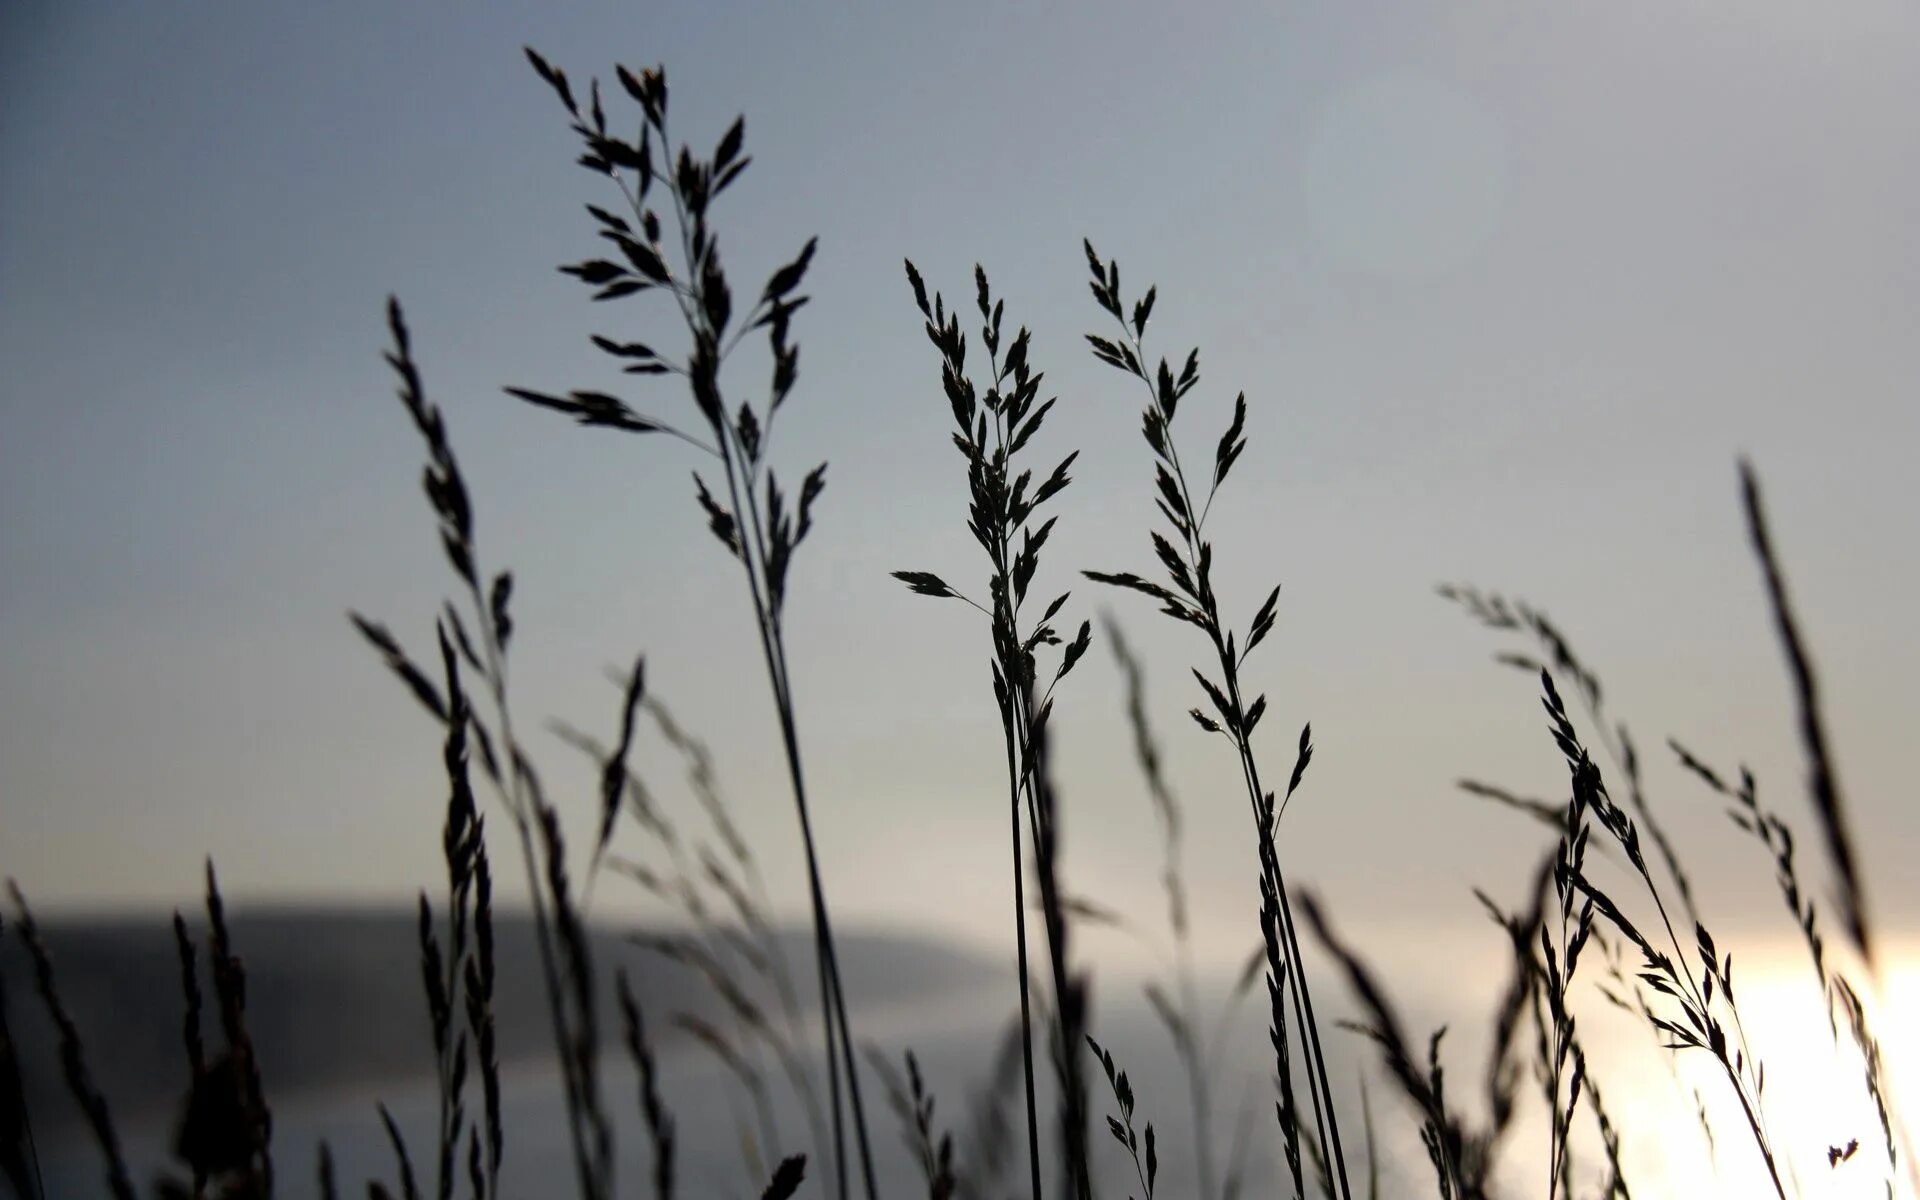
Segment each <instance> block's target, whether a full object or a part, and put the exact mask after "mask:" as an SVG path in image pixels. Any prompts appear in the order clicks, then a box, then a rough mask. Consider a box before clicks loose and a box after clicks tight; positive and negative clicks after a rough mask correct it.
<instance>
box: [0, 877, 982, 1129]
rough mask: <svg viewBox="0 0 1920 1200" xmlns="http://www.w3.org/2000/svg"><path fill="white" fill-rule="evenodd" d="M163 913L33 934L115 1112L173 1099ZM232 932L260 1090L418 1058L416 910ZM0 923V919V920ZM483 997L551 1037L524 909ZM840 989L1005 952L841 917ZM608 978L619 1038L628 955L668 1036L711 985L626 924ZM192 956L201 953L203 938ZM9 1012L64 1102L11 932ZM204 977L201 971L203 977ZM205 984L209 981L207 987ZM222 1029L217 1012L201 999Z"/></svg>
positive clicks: (426, 1051) (32, 1079)
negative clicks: (618, 980)
mask: <svg viewBox="0 0 1920 1200" xmlns="http://www.w3.org/2000/svg"><path fill="white" fill-rule="evenodd" d="M169 921H170V918H169V917H167V916H153V917H124V918H112V919H91V918H90V919H71V920H58V919H54V920H48V921H44V922H43V923H42V935H43V937H44V939H45V941H46V943H47V946H48V948H49V950H50V952H51V953H52V955H53V959H54V969H55V972H56V974H57V977H58V980H59V985H60V991H61V994H62V996H63V997H64V998H65V999H66V1002H67V1004H68V1007H69V1008H70V1010H71V1011H72V1013H73V1015H74V1017H75V1020H76V1021H77V1022H78V1023H79V1026H80V1029H81V1031H82V1033H83V1035H84V1036H85V1039H86V1045H87V1053H88V1061H89V1063H90V1065H91V1066H92V1068H93V1071H94V1074H95V1077H96V1079H97V1080H98V1081H99V1083H100V1085H101V1087H102V1089H103V1090H104V1091H105V1093H106V1095H107V1097H108V1099H109V1100H110V1101H111V1102H112V1104H113V1105H114V1108H115V1111H116V1112H119V1113H122V1114H124V1115H126V1116H127V1117H138V1116H144V1115H148V1114H152V1113H155V1112H157V1111H165V1110H170V1109H171V1108H172V1107H173V1106H174V1105H176V1104H177V1103H178V1102H179V1099H180V1097H181V1095H182V1094H183V1092H184V1090H185V1085H186V1070H187V1068H186V1058H185V1052H184V1050H183V1049H182V1043H181V1018H182V1015H183V1013H184V1011H185V1009H184V1001H183V1000H182V995H181V989H180V968H179V960H178V958H177V957H176V954H175V950H174V940H173V931H172V928H171V926H170V923H169ZM231 926H232V932H233V938H234V942H235V945H236V948H237V949H238V950H239V952H240V954H241V956H242V958H243V959H244V960H245V962H246V967H247V979H248V1014H249V1026H250V1028H251V1030H252V1033H253V1038H254V1044H255V1047H256V1049H257V1051H258V1054H259V1058H260V1063H261V1071H262V1074H263V1076H264V1078H265V1082H266V1085H267V1089H268V1095H269V1098H272V1097H275V1096H279V1097H283V1098H284V1097H289V1096H292V1095H294V1094H295V1093H298V1092H301V1091H305V1090H308V1089H315V1088H334V1087H344V1086H353V1085H364V1084H369V1083H378V1082H384V1081H399V1080H405V1079H409V1078H413V1077H417V1076H421V1075H424V1074H427V1073H428V1072H430V1071H431V1060H432V1048H431V1042H430V1040H429V1034H428V1026H427V1016H426V1001H425V997H424V993H423V991H422V985H421V975H420V957H419V944H418V941H417V940H416V925H415V916H414V914H413V913H412V912H411V911H398V910H375V909H352V908H341V909H283V910H271V909H268V910H256V911H254V912H251V913H248V912H244V911H241V912H237V913H235V914H234V915H233V916H232V918H231ZM10 932H11V931H10ZM495 937H496V942H497V945H498V950H497V954H498V960H499V964H500V966H499V982H498V985H497V995H496V1004H495V1007H496V1011H497V1013H498V1020H499V1038H500V1055H501V1059H502V1060H503V1062H512V1061H514V1060H518V1059H526V1058H532V1057H540V1056H545V1055H548V1054H550V1053H551V1030H550V1027H549V1025H548V1024H547V1020H548V1018H547V1015H546V1001H545V998H544V993H543V988H542V985H541V982H540V973H539V968H538V965H537V964H538V957H537V950H536V948H535V944H534V932H533V925H532V923H531V921H530V920H529V919H528V918H527V917H525V916H521V915H507V914H501V915H499V916H498V917H497V918H496V922H495ZM838 940H839V949H840V956H841V962H842V971H843V975H844V977H845V979H846V986H847V991H848V994H849V995H850V996H851V997H853V998H854V1000H855V1001H856V1002H857V1004H858V1005H859V1006H860V1007H862V1008H869V1009H870V1008H874V1007H879V1006H885V1005H893V1004H900V1003H908V1002H913V1001H915V1000H917V999H923V998H933V997H942V998H944V997H950V996H952V995H953V994H955V993H956V992H959V991H962V990H964V989H970V988H973V987H977V986H980V985H982V984H990V983H998V982H1000V980H999V976H1000V975H1001V974H1003V973H1004V972H1005V968H1004V966H1002V965H1000V964H997V963H994V962H990V961H988V960H985V959H983V958H981V957H980V956H979V955H977V954H976V953H974V952H973V951H972V950H970V949H968V948H965V947H961V946H957V945H954V944H950V943H944V942H941V941H940V940H938V939H934V938H922V937H913V936H907V935H896V934H882V933H859V932H855V931H839V938H838ZM594 942H595V946H594V950H595V962H596V966H597V967H598V968H599V970H600V976H601V977H600V979H599V980H598V983H599V985H600V988H601V991H602V993H603V997H604V1000H603V1008H602V1012H603V1014H604V1015H603V1026H604V1028H603V1037H604V1038H605V1039H606V1043H607V1046H608V1050H609V1052H610V1053H611V1052H618V1036H617V1035H618V1025H617V1022H616V1020H615V1016H614V1014H615V1012H616V1011H617V1010H616V1009H615V1008H614V1006H613V1003H612V1000H611V996H612V987H613V971H614V968H615V967H624V968H625V969H626V970H627V972H628V974H629V976H630V977H631V978H632V979H633V981H634V983H635V986H636V990H637V992H638V994H639V997H640V1002H641V1005H642V1007H643V1009H645V1010H646V1011H647V1012H648V1013H649V1014H650V1015H653V1016H655V1017H656V1019H655V1021H654V1022H653V1024H654V1028H655V1030H656V1031H658V1032H657V1033H656V1036H657V1037H658V1040H659V1041H660V1043H661V1044H662V1049H663V1052H669V1053H670V1052H672V1050H673V1048H674V1045H675V1042H676V1039H675V1037H674V1036H673V1031H672V1030H671V1029H669V1027H668V1025H667V1021H666V1020H665V1017H666V1016H667V1014H669V1013H671V1012H673V1011H675V1010H680V1009H690V1010H692V1011H695V1012H699V1013H701V1014H703V1015H706V1016H708V1017H710V1018H713V1017H715V1016H716V1011H715V1010H716V1009H717V1008H718V1005H717V1003H716V1002H715V1001H714V1000H713V999H712V993H711V992H710V991H709V990H708V989H707V987H706V985H705V984H704V983H703V982H702V981H700V980H699V979H697V978H696V977H695V976H694V975H693V974H692V973H691V972H690V971H689V970H687V969H686V968H684V967H681V966H678V965H676V964H674V963H670V962H667V961H665V960H664V959H662V958H661V957H660V956H659V955H657V954H654V953H651V952H648V951H645V950H642V949H640V948H638V947H637V946H634V945H633V944H631V943H630V942H628V941H627V940H626V939H625V936H624V933H623V932H620V931H615V930H613V929H609V928H604V927H603V928H600V929H597V930H596V931H595V934H594ZM780 943H781V945H782V946H783V947H784V948H785V950H786V953H787V958H788V962H789V963H790V964H791V972H792V976H793V978H794V981H795V990H796V992H797V994H798V999H799V1002H800V1006H801V1008H802V1011H803V1013H810V1012H811V1009H812V1008H813V1007H814V1002H816V1001H817V999H818V996H817V994H816V992H815V987H816V984H815V980H814V973H813V966H812V963H813V959H812V941H811V937H810V936H809V935H808V934H806V933H804V932H802V931H788V932H785V933H783V934H782V935H781V936H780ZM201 962H202V967H203V970H204V964H205V955H204V953H203V954H202V956H201ZM0 978H4V981H5V988H6V1002H7V1015H8V1019H9V1021H10V1023H11V1025H12V1027H13V1033H14V1036H15V1038H16V1040H17V1041H18V1044H19V1046H20V1053H21V1057H22V1059H23V1067H24V1069H25V1073H26V1087H27V1097H28V1109H29V1111H30V1112H32V1113H33V1114H34V1116H35V1118H36V1120H38V1121H46V1122H49V1123H51V1124H55V1125H59V1124H65V1123H67V1122H69V1121H71V1120H73V1119H75V1118H76V1117H77V1112H76V1111H75V1110H74V1107H73V1105H72V1104H71V1103H70V1101H69V1100H68V1099H67V1096H66V1092H65V1088H64V1086H63V1085H62V1083H61V1082H60V1076H59V1061H58V1052H57V1048H56V1043H55V1041H54V1034H53V1027H52V1024H51V1022H50V1021H49V1020H48V1019H47V1017H46V1014H45V1011H44V1008H43V1006H42V1005H41V1003H40V1000H39V997H38V996H37V995H36V994H35V993H34V990H33V986H32V973H31V969H30V963H29V962H28V960H27V957H26V954H25V952H24V951H23V950H22V948H21V947H20V945H19V942H18V939H17V938H15V937H12V936H9V937H7V938H6V939H5V940H4V941H3V942H0ZM202 987H203V989H204V988H206V987H207V984H206V983H205V981H204V977H203V982H202ZM209 1000H210V997H209ZM205 1026H206V1036H207V1039H208V1041H209V1043H210V1044H217V1042H218V1034H217V1018H216V1016H215V1015H214V1014H213V1013H212V1012H208V1013H207V1014H206V1016H205Z"/></svg>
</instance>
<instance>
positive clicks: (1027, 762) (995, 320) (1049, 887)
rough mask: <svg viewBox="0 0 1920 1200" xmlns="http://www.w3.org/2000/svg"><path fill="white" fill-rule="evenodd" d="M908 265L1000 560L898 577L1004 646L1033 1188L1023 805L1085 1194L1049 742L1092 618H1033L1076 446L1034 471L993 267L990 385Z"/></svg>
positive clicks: (1022, 382)
mask: <svg viewBox="0 0 1920 1200" xmlns="http://www.w3.org/2000/svg"><path fill="white" fill-rule="evenodd" d="M906 271H907V281H908V283H909V284H910V285H911V286H912V288H913V298H914V303H915V305H916V306H917V307H918V308H919V310H920V315H921V316H922V317H923V318H925V321H926V333H927V339H928V340H929V341H930V342H932V343H933V345H934V348H935V349H937V350H938V351H939V352H940V359H941V384H942V387H943V389H944V391H945V393H946V399H947V402H948V404H949V405H950V406H951V409H952V413H953V422H954V431H953V442H954V445H955V446H956V447H957V448H958V449H959V451H960V454H961V457H962V458H963V459H964V460H965V461H966V470H967V491H968V500H969V505H968V519H967V530H968V532H969V533H971V534H972V535H973V539H974V541H975V542H977V543H978V544H979V546H980V548H981V550H982V551H984V552H985V553H986V555H987V559H988V563H989V572H988V575H987V581H986V588H987V591H986V596H987V603H986V604H981V603H980V602H979V601H976V600H974V599H972V598H970V597H968V596H967V595H966V594H965V593H964V592H961V591H959V590H957V589H955V588H954V587H952V586H951V585H949V584H948V583H947V582H946V581H945V580H944V579H943V578H942V577H940V576H939V575H935V574H933V573H931V572H927V571H895V572H894V578H896V579H898V580H900V581H901V582H902V583H905V584H906V585H907V586H908V587H909V588H911V589H913V591H915V592H917V593H919V594H920V595H923V596H934V597H951V598H954V599H958V600H962V601H965V602H966V603H967V604H969V605H972V606H973V607H974V608H975V609H977V610H978V611H979V612H980V613H981V614H982V615H984V616H986V617H987V619H988V622H989V628H988V634H989V637H990V639H991V644H992V649H993V653H992V657H991V658H990V660H989V665H990V667H991V670H992V677H993V694H994V701H995V705H996V707H997V709H998V712H999V716H1000V728H1001V733H1002V741H1003V743H1004V745H1005V749H1006V766H1007V770H1006V774H1007V795H1008V804H1007V809H1008V816H1009V821H1010V825H1011V835H1012V838H1011V840H1012V850H1013V913H1014V945H1015V948H1016V951H1017V955H1016V957H1017V962H1018V973H1019V980H1018V985H1019V988H1020V1022H1021V1036H1022V1042H1023V1046H1024V1049H1023V1052H1022V1065H1023V1067H1024V1069H1025V1084H1026V1102H1027V1158H1028V1164H1029V1168H1030V1179H1031V1187H1032V1189H1033V1196H1034V1198H1035V1200H1039V1198H1040V1196H1041V1195H1042V1194H1043V1192H1042V1187H1041V1180H1040V1135H1039V1128H1038V1110H1037V1108H1036V1105H1035V1101H1034V1074H1033V1051H1032V1037H1033V1034H1032V1013H1031V1007H1030V1004H1029V1000H1028V996H1029V992H1030V988H1031V985H1030V983H1029V978H1028V965H1027V923H1026V908H1027V904H1026V884H1025V874H1026V872H1025V867H1024V862H1023V860H1024V855H1023V854H1022V852H1021V846H1022V839H1021V820H1020V817H1021V809H1022V808H1023V807H1024V808H1025V810H1026V815H1027V829H1028V830H1029V831H1030V833H1031V836H1032V838H1033V844H1034V853H1035V859H1036V862H1037V863H1038V865H1039V885H1040V901H1041V908H1042V912H1043V916H1044V918H1045V922H1046V929H1047V945H1048V950H1049V959H1050V962H1051V964H1052V968H1053V970H1052V978H1053V991H1054V1005H1053V1011H1054V1014H1055V1029H1054V1034H1053V1046H1054V1057H1055V1061H1056V1064H1057V1066H1058V1068H1059V1074H1060V1090H1061V1097H1062V1106H1063V1111H1062V1116H1061V1120H1062V1124H1063V1130H1062V1138H1063V1143H1064V1149H1065V1158H1066V1166H1067V1171H1068V1183H1067V1186H1068V1190H1069V1191H1070V1192H1071V1193H1072V1194H1073V1195H1075V1196H1079V1197H1084V1196H1085V1195H1086V1194H1087V1191H1088V1188H1089V1183H1088V1178H1087V1158H1086V1149H1085V1125H1086V1121H1085V1113H1086V1104H1085V1098H1084V1089H1083V1085H1082V1083H1081V1077H1080V1072H1079V1069H1078V1067H1077V1065H1075V1062H1074V1060H1075V1057H1076V1056H1077V1049H1078V1046H1079V1044H1080V1026H1081V1025H1082V1021H1081V1020H1080V1019H1079V1014H1080V1012H1081V1011H1083V1009H1084V1000H1083V998H1081V997H1080V996H1079V995H1077V994H1076V993H1077V991H1078V990H1079V989H1078V985H1076V984H1075V983H1074V981H1073V980H1072V979H1070V977H1069V976H1070V973H1071V971H1070V968H1069V966H1068V965H1067V946H1066V940H1067V931H1066V916H1065V911H1064V906H1063V898H1062V895H1061V892H1060V886H1059V881H1058V877H1057V871H1056V870H1055V863H1056V862H1057V859H1058V832H1057V828H1056V822H1055V820H1054V806H1053V804H1052V803H1051V802H1050V789H1049V786H1048V781H1047V777H1046V764H1045V759H1044V752H1045V744H1046V722H1047V719H1048V717H1049V716H1050V715H1051V713H1052V710H1053V691H1054V688H1055V687H1056V686H1057V685H1058V684H1059V683H1060V681H1061V680H1062V679H1064V678H1066V676H1067V674H1068V672H1070V671H1072V670H1073V668H1074V665H1075V664H1076V663H1077V662H1079V660H1080V659H1081V657H1082V656H1084V655H1085V654H1086V651H1087V646H1088V644H1089V642H1090V640H1091V638H1092V625H1091V623H1090V622H1085V621H1083V622H1081V625H1080V630H1079V632H1078V633H1077V634H1076V635H1075V636H1074V638H1073V640H1072V641H1071V642H1064V640H1063V639H1062V637H1061V636H1060V633H1059V632H1058V631H1057V630H1056V629H1055V627H1054V625H1053V624H1052V622H1053V620H1054V618H1055V617H1056V616H1058V615H1059V613H1060V611H1061V609H1062V608H1063V607H1064V606H1065V605H1066V603H1067V600H1068V599H1069V595H1070V594H1069V593H1065V592H1063V593H1061V594H1060V595H1059V596H1058V597H1057V598H1055V599H1054V600H1053V601H1052V602H1051V603H1049V604H1048V605H1047V607H1046V610H1045V611H1044V612H1043V613H1041V615H1040V616H1039V617H1038V618H1035V619H1030V620H1029V621H1028V623H1026V624H1024V625H1023V624H1022V607H1023V606H1024V605H1025V603H1026V600H1027V593H1028V590H1029V589H1030V587H1031V585H1032V583H1033V579H1034V575H1035V573H1036V571H1037V570H1038V569H1039V566H1040V554H1041V550H1042V548H1043V547H1044V546H1045V545H1046V543H1047V539H1048V537H1049V536H1050V535H1051V534H1052V532H1053V527H1054V524H1055V521H1056V520H1057V518H1053V517H1049V518H1048V519H1047V520H1045V521H1044V522H1041V521H1039V514H1040V510H1041V509H1042V508H1043V507H1044V506H1045V505H1046V504H1047V503H1048V502H1049V501H1051V500H1052V499H1054V497H1056V496H1058V495H1059V494H1060V493H1061V492H1062V491H1064V490H1065V489H1066V487H1067V485H1068V483H1069V482H1071V478H1070V476H1069V475H1068V471H1069V469H1070V468H1071V467H1072V465H1073V460H1074V458H1075V457H1077V454H1078V452H1077V451H1076V452H1074V453H1070V454H1068V455H1067V456H1066V457H1065V458H1063V459H1061V460H1060V463H1059V465H1058V466H1056V467H1055V468H1054V469H1053V470H1052V472H1051V473H1049V474H1048V475H1046V476H1045V478H1044V479H1042V480H1041V481H1040V482H1039V483H1037V484H1036V483H1034V482H1033V481H1034V479H1035V478H1036V476H1035V475H1034V474H1033V472H1032V470H1031V469H1028V468H1025V467H1024V465H1023V463H1024V460H1023V459H1022V458H1021V457H1020V452H1021V451H1022V450H1023V449H1024V448H1025V447H1026V446H1027V444H1028V442H1029V441H1030V440H1031V439H1032V438H1033V436H1034V434H1036V433H1037V432H1039V430H1040V426H1041V424H1042V423H1043V422H1044V421H1045V420H1046V417H1047V414H1048V413H1049V412H1050V411H1052V409H1053V405H1054V399H1052V398H1049V399H1048V400H1046V401H1045V402H1044V403H1043V402H1041V401H1040V385H1041V382H1042V380H1043V378H1044V376H1043V375H1042V374H1041V373H1039V372H1036V371H1035V370H1034V369H1033V367H1032V364H1031V362H1030V360H1029V358H1028V350H1029V346H1030V342H1031V335H1030V334H1029V333H1028V331H1027V329H1026V327H1025V326H1022V327H1021V329H1020V331H1019V333H1017V334H1015V335H1014V338H1013V340H1012V342H1010V343H1003V335H1002V330H1001V318H1002V317H1003V316H1004V315H1005V312H1006V303H1005V301H1004V300H1000V301H996V300H995V299H994V298H993V293H992V289H991V287H990V285H989V284H988V282H987V274H986V272H985V271H984V270H983V269H981V268H980V267H979V266H975V267H974V269H973V273H974V287H975V303H976V306H977V307H978V309H979V311H980V320H981V322H982V324H981V327H980V341H981V344H982V345H984V346H985V347H986V351H987V369H986V372H985V374H984V379H985V387H984V390H983V389H982V388H981V387H980V386H978V385H976V384H975V383H974V380H973V378H972V376H970V375H969V374H968V372H967V339H966V335H965V334H963V333H962V332H961V330H960V314H959V312H958V311H954V312H952V313H949V312H948V311H947V307H946V300H945V298H944V297H942V296H941V295H940V293H939V292H937V291H936V292H935V293H934V295H933V299H932V302H931V303H929V302H928V299H927V288H926V284H925V282H924V281H923V280H922V279H921V277H920V272H919V271H918V270H917V269H916V268H915V267H914V265H913V263H912V262H911V261H908V262H907V264H906ZM1003 344H1004V346H1005V353H1004V356H1003V354H1002V346H1003ZM1029 489H1031V490H1029ZM1063 644H1064V649H1063V650H1062V652H1061V655H1060V658H1059V659H1058V661H1057V663H1056V664H1055V666H1054V669H1053V672H1052V675H1051V677H1050V678H1049V679H1048V680H1047V683H1046V685H1045V687H1044V689H1043V688H1042V687H1041V685H1040V674H1041V672H1040V668H1039V666H1038V662H1037V659H1036V651H1038V650H1039V648H1040V647H1043V646H1061V645H1063ZM1036 693H1038V694H1037V695H1036Z"/></svg>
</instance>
